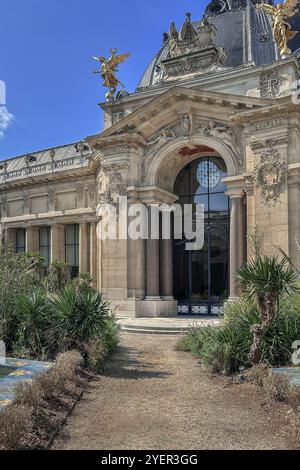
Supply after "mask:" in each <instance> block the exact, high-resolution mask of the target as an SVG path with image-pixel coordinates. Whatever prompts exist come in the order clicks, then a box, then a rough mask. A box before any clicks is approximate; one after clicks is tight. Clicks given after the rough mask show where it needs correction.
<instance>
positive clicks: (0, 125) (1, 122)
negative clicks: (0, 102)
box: [0, 106, 14, 139]
mask: <svg viewBox="0 0 300 470" xmlns="http://www.w3.org/2000/svg"><path fill="white" fill-rule="evenodd" d="M13 120H14V116H13V115H12V114H11V113H10V112H9V111H8V110H7V108H6V106H0V139H1V137H3V136H4V133H5V131H6V130H7V129H8V127H9V126H10V125H11V123H12V122H13Z"/></svg>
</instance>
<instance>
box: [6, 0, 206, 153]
mask: <svg viewBox="0 0 300 470" xmlns="http://www.w3.org/2000/svg"><path fill="white" fill-rule="evenodd" d="M208 3H209V2H208V0H130V1H121V0H115V1H114V2H108V1H105V2H104V1H102V0H1V5H0V7H1V27H0V159H4V158H9V157H12V156H16V155H21V154H24V153H27V152H33V151H35V150H40V149H43V148H48V147H52V146H58V145H63V144H67V143H71V142H74V141H76V140H80V139H81V138H84V137H86V136H88V135H92V134H94V133H97V132H99V131H100V130H101V128H102V112H101V109H100V108H99V107H98V106H97V104H98V103H99V102H101V101H104V100H105V88H104V87H102V83H101V80H100V78H99V75H94V74H93V73H92V71H93V70H96V69H97V62H95V61H93V60H92V59H91V58H92V56H94V55H96V56H100V55H105V56H107V55H108V53H109V49H110V47H116V48H118V50H119V52H120V53H126V52H131V53H132V56H131V57H130V59H129V60H128V61H127V62H126V63H124V64H122V65H121V66H120V74H119V75H120V79H121V81H122V82H123V83H124V84H125V85H126V89H127V90H128V91H129V92H132V91H134V90H135V88H136V86H137V84H138V82H139V79H140V77H141V75H142V73H143V71H144V69H145V68H146V66H147V65H148V63H149V62H150V60H151V58H152V57H153V55H154V54H155V53H156V52H157V51H158V49H159V47H160V45H161V41H162V34H163V32H164V31H167V30H168V29H169V25H170V23H171V21H176V23H177V25H178V26H180V25H181V23H182V22H183V21H184V18H185V13H186V12H187V11H190V12H191V13H192V15H193V16H192V18H193V19H194V20H198V19H199V18H200V17H201V16H202V13H203V10H204V6H205V5H206V4H208ZM1 81H2V82H5V84H6V106H5V107H4V106H3V104H2V105H1V103H3V96H2V100H1V91H2V95H3V83H2V87H1Z"/></svg>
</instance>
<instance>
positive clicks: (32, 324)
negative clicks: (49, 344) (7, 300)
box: [14, 288, 50, 359]
mask: <svg viewBox="0 0 300 470" xmlns="http://www.w3.org/2000/svg"><path fill="white" fill-rule="evenodd" d="M49 316H50V311H49V305H48V302H47V296H46V292H45V291H44V289H41V288H36V289H34V290H32V291H31V292H30V293H28V294H27V293H26V294H25V293H23V294H21V295H20V296H19V297H18V299H17V302H16V322H17V330H16V342H15V344H14V349H18V351H21V350H22V349H23V350H27V351H28V354H29V355H30V356H34V357H37V358H40V359H43V358H44V356H45V346H44V332H45V329H46V326H47V323H48V321H49Z"/></svg>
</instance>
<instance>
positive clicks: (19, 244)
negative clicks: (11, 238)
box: [16, 228, 26, 253]
mask: <svg viewBox="0 0 300 470" xmlns="http://www.w3.org/2000/svg"><path fill="white" fill-rule="evenodd" d="M25 251H26V230H25V229H24V228H20V229H18V230H16V252H17V253H25Z"/></svg>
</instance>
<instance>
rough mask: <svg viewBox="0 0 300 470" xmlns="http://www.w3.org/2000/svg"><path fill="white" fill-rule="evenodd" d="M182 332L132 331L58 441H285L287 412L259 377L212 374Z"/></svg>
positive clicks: (155, 445)
mask: <svg viewBox="0 0 300 470" xmlns="http://www.w3.org/2000/svg"><path fill="white" fill-rule="evenodd" d="M176 341H177V339H176V338H174V337H162V336H150V335H148V336H142V335H124V338H123V341H122V345H121V347H120V349H119V350H118V352H117V353H116V354H115V355H114V356H113V358H112V359H111V361H110V362H109V364H108V370H107V372H106V373H105V375H104V376H101V377H99V379H97V380H95V381H93V382H92V383H91V385H90V387H89V389H88V390H87V392H86V393H85V395H84V397H83V399H82V400H81V402H80V403H79V404H78V406H77V407H76V409H75V411H74V413H73V415H72V416H71V417H70V418H69V421H68V423H67V425H66V426H65V428H64V430H63V431H64V432H63V434H65V435H66V436H67V437H63V435H61V436H60V437H59V438H58V439H57V440H56V442H55V444H54V448H55V449H96V450H106V449H108V450H110V449H120V450H121V449H128V450H132V449H145V450H148V449H163V450H172V449H187V450H188V449H191V450H192V449H199V450H200V449H284V448H289V447H290V446H291V444H290V443H289V439H288V435H287V432H286V429H285V420H284V414H283V413H282V412H280V411H282V410H281V409H280V407H277V405H276V406H275V407H274V408H273V409H270V408H268V407H267V406H265V399H264V396H263V395H262V394H261V392H260V390H257V389H256V387H254V386H252V385H251V384H240V385H232V384H228V380H226V379H223V378H219V377H208V376H207V375H206V374H205V373H204V372H202V370H201V368H200V367H198V366H197V361H196V360H195V359H193V357H192V356H191V355H190V354H187V353H181V352H176V351H175V349H174V346H175V344H176Z"/></svg>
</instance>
